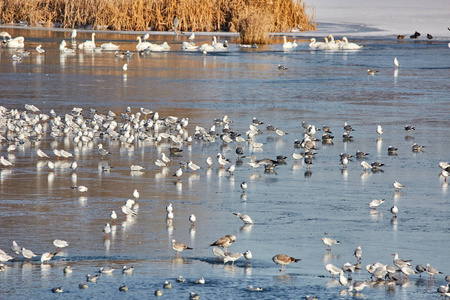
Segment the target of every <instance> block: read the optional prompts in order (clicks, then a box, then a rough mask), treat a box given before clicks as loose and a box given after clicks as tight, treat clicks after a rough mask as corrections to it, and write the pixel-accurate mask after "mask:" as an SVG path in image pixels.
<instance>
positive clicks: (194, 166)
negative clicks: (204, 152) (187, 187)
mask: <svg viewBox="0 0 450 300" xmlns="http://www.w3.org/2000/svg"><path fill="white" fill-rule="evenodd" d="M187 165H188V168H189V169H191V170H192V174H194V171H197V170H199V169H200V167H199V166H198V165H196V164H194V163H193V162H192V160H190V161H189V162H188V164H187Z"/></svg>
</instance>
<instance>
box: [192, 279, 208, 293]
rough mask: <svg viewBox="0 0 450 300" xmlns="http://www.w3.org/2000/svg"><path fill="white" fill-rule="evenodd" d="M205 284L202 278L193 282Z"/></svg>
mask: <svg viewBox="0 0 450 300" xmlns="http://www.w3.org/2000/svg"><path fill="white" fill-rule="evenodd" d="M205 282H206V281H205V278H203V277H202V278H200V279H199V280H195V281H194V283H195V284H205ZM191 294H192V293H191Z"/></svg>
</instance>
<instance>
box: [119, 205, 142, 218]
mask: <svg viewBox="0 0 450 300" xmlns="http://www.w3.org/2000/svg"><path fill="white" fill-rule="evenodd" d="M121 209H122V212H123V213H124V214H126V215H127V216H128V215H130V216H137V215H138V213H137V211H134V210H132V209H131V208H129V207H127V206H126V205H123V206H122V207H121Z"/></svg>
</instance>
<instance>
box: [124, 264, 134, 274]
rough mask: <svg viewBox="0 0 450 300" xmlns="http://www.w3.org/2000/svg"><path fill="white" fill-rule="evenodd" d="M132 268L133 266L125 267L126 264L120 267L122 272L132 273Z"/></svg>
mask: <svg viewBox="0 0 450 300" xmlns="http://www.w3.org/2000/svg"><path fill="white" fill-rule="evenodd" d="M133 270H134V267H133V266H130V267H127V266H123V268H122V274H132V273H133Z"/></svg>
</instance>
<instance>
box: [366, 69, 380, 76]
mask: <svg viewBox="0 0 450 300" xmlns="http://www.w3.org/2000/svg"><path fill="white" fill-rule="evenodd" d="M378 72H379V71H378V70H371V69H367V75H375V74H376V73H378Z"/></svg>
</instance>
